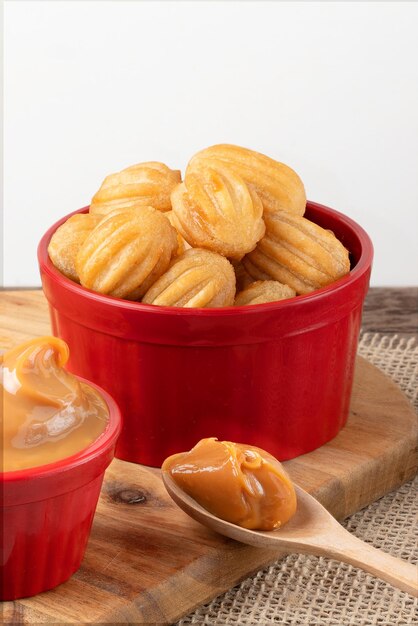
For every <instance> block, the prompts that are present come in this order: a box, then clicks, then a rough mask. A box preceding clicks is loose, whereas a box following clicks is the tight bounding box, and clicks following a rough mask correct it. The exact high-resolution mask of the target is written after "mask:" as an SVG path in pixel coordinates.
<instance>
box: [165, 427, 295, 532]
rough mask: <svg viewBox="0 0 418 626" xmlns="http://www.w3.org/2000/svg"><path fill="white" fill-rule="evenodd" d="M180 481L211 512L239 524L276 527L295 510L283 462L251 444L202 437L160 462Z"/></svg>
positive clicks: (292, 490) (290, 485)
mask: <svg viewBox="0 0 418 626" xmlns="http://www.w3.org/2000/svg"><path fill="white" fill-rule="evenodd" d="M163 470H165V471H168V472H169V473H170V475H171V477H172V478H173V480H174V481H175V482H176V483H177V484H178V486H179V487H180V488H181V489H182V490H183V491H184V492H185V493H187V494H188V495H190V496H191V497H192V498H193V499H194V500H196V502H197V503H198V504H200V505H201V506H203V507H204V508H205V509H207V510H208V511H209V512H210V513H212V514H213V515H216V516H217V517H219V518H221V519H224V520H226V521H228V522H232V523H233V524H237V525H238V526H242V527H243V528H249V529H253V530H274V529H277V528H279V527H280V526H283V524H285V523H286V522H287V521H288V520H289V519H290V518H291V517H292V515H294V513H295V512H296V493H295V490H294V487H293V484H292V482H291V480H290V478H289V476H288V475H287V473H286V471H285V470H284V469H283V467H282V465H281V464H280V463H279V461H278V460H277V459H275V458H274V457H273V456H272V455H271V454H269V453H268V452H265V451H264V450H261V449H260V448H256V447H254V446H249V445H244V444H239V443H232V442H231V441H218V440H217V439H216V438H214V437H210V438H208V439H202V440H201V441H199V443H198V444H196V445H195V446H194V448H192V450H190V451H189V452H185V453H181V454H175V455H173V456H171V457H169V458H168V459H166V461H164V464H163Z"/></svg>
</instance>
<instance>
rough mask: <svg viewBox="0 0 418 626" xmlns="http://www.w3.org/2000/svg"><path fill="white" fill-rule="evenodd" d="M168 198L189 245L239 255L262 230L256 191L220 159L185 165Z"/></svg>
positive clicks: (263, 227)
mask: <svg viewBox="0 0 418 626" xmlns="http://www.w3.org/2000/svg"><path fill="white" fill-rule="evenodd" d="M171 202H172V205H173V212H174V218H175V220H174V223H175V226H176V227H177V228H178V230H179V231H180V232H181V234H182V235H183V237H184V239H185V240H186V241H187V242H188V243H189V244H190V245H191V246H193V247H200V248H206V249H208V250H212V251H213V252H218V253H219V254H223V255H224V256H227V257H231V258H235V259H240V258H241V257H242V256H243V255H244V254H245V253H246V252H249V251H250V250H252V249H253V248H254V247H255V245H256V243H257V241H258V240H259V239H261V237H262V236H263V234H264V231H265V226H264V222H263V220H262V213H263V207H262V204H261V201H260V199H259V197H258V196H257V194H256V192H255V191H254V190H253V189H251V188H250V187H249V186H248V185H247V184H246V183H245V182H244V180H243V179H242V178H241V177H240V176H239V175H237V174H235V173H234V172H233V171H232V170H231V169H230V168H228V167H226V166H225V165H223V164H222V163H214V164H213V166H212V165H211V166H210V167H207V166H206V165H204V164H198V165H197V166H196V167H188V168H187V173H186V176H185V181H184V183H182V184H180V185H178V186H177V187H176V188H175V189H174V191H173V192H172V194H171Z"/></svg>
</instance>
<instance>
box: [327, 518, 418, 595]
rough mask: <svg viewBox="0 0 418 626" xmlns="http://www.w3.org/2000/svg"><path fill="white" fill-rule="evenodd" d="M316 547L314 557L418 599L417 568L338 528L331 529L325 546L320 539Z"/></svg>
mask: <svg viewBox="0 0 418 626" xmlns="http://www.w3.org/2000/svg"><path fill="white" fill-rule="evenodd" d="M331 544H332V545H331ZM317 548H319V550H317V552H316V553H317V554H320V553H321V554H323V555H324V556H328V557H330V558H335V559H337V560H339V561H344V563H349V564H351V565H354V566H355V567H359V568H361V569H363V570H364V571H366V572H369V573H370V574H373V575H374V576H376V577H377V578H381V579H382V580H384V581H386V582H388V583H390V584H391V585H393V586H394V587H397V588H398V589H401V590H402V591H406V592H407V593H410V594H411V595H413V596H415V597H418V567H416V566H415V565H412V563H407V562H406V561H404V560H402V559H398V558H396V557H394V556H391V555H390V554H387V552H383V551H382V550H378V549H377V548H373V546H370V545H369V544H368V543H365V542H364V541H362V540H361V539H358V538H357V537H354V535H352V534H351V533H349V532H348V531H347V530H345V528H343V527H342V526H340V527H339V529H338V530H336V529H333V533H332V537H331V535H330V536H329V543H327V539H326V538H325V537H324V538H323V539H322V540H321V541H320V542H319V543H318V544H317Z"/></svg>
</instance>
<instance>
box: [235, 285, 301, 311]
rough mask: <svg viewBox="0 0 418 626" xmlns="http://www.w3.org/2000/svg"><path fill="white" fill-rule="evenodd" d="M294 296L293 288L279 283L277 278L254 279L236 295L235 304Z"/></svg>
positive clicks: (274, 300)
mask: <svg viewBox="0 0 418 626" xmlns="http://www.w3.org/2000/svg"><path fill="white" fill-rule="evenodd" d="M295 296H296V291H295V290H294V289H292V288H291V287H289V286H288V285H283V284H282V283H279V282H278V281H277V280H256V281H255V282H254V283H252V284H251V285H248V287H246V288H245V289H244V290H243V291H241V292H240V293H239V294H238V295H237V297H236V298H235V306H244V305H246V304H264V303H266V302H276V301H277V300H285V299H286V298H294V297H295Z"/></svg>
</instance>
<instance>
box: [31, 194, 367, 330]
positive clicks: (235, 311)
mask: <svg viewBox="0 0 418 626" xmlns="http://www.w3.org/2000/svg"><path fill="white" fill-rule="evenodd" d="M89 208H90V207H89V205H86V206H84V207H82V208H81V209H78V210H76V211H72V212H71V213H69V214H68V215H65V216H64V217H62V218H60V219H59V220H57V221H56V222H55V223H54V224H52V226H50V228H49V229H48V230H47V231H46V232H45V233H44V235H43V236H42V238H41V240H40V242H39V245H38V251H37V253H38V262H39V266H40V268H41V270H42V271H43V272H45V273H46V274H47V275H48V276H49V277H50V278H52V279H53V280H54V281H56V282H59V283H61V285H63V286H64V287H65V289H68V290H69V291H71V292H73V293H74V294H76V295H77V296H79V297H81V298H85V299H86V300H90V301H94V302H96V303H102V304H104V305H107V306H109V307H111V308H116V309H122V310H125V311H126V310H129V311H138V312H141V313H148V314H151V315H157V314H158V315H162V316H179V315H181V316H186V317H208V318H211V317H214V318H219V317H228V316H233V315H239V316H242V315H253V314H257V313H262V312H269V311H274V310H285V309H286V308H288V307H294V306H303V304H304V303H305V302H312V303H313V302H315V301H317V300H321V299H323V298H325V297H326V296H327V295H329V294H333V293H336V292H338V291H340V290H341V289H343V288H345V287H346V286H347V285H348V284H351V283H353V282H355V281H356V280H357V279H359V278H360V277H361V276H363V275H364V274H365V273H366V272H368V271H369V269H370V266H371V263H372V260H373V243H372V241H371V239H370V237H369V235H368V234H367V232H366V231H365V230H364V229H363V227H362V226H360V225H359V224H358V223H357V222H355V221H354V220H353V219H351V218H350V217H348V216H346V215H345V214H344V213H341V212H340V211H337V210H336V209H332V208H331V207H328V206H325V205H323V204H319V203H318V202H313V201H310V200H308V201H307V203H306V208H307V209H310V208H312V209H314V210H315V211H319V212H320V213H323V214H325V215H329V214H331V216H332V217H334V218H336V219H337V220H339V221H340V222H342V223H343V224H344V225H345V226H346V227H348V228H349V229H350V230H351V231H352V232H353V233H354V234H355V235H356V236H357V238H358V239H359V241H360V244H361V254H360V257H359V259H358V261H357V263H356V265H355V267H354V268H353V269H352V270H350V272H349V273H348V274H346V275H345V276H343V277H342V278H339V279H338V280H336V281H334V282H333V283H330V284H329V285H327V286H325V287H322V288H321V289H316V290H315V291H312V292H310V293H307V294H303V295H298V296H295V297H293V298H287V299H285V300H278V301H275V302H266V303H263V304H246V305H241V306H233V305H232V306H226V307H207V308H197V307H196V308H190V309H188V308H183V307H175V306H161V305H158V306H156V305H153V304H144V303H142V302H137V301H131V300H124V299H122V298H117V297H114V296H109V295H104V294H100V293H97V292H95V291H93V290H91V289H87V288H86V287H83V286H82V285H80V284H78V283H76V282H74V281H72V280H71V279H69V278H67V277H66V276H64V275H63V274H61V272H60V271H59V270H58V269H57V268H56V267H55V266H54V265H53V263H52V261H51V259H50V258H49V255H48V245H49V242H50V239H51V237H52V235H53V234H54V232H55V231H56V230H57V228H58V227H59V226H61V224H63V223H64V222H65V221H66V220H67V219H68V218H69V217H71V216H73V215H76V214H78V213H87V211H88V210H89ZM349 252H350V251H349Z"/></svg>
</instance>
